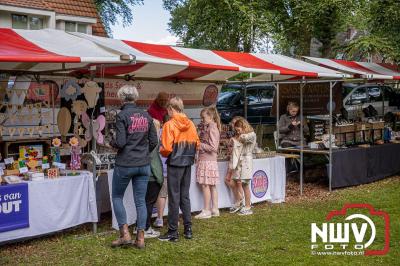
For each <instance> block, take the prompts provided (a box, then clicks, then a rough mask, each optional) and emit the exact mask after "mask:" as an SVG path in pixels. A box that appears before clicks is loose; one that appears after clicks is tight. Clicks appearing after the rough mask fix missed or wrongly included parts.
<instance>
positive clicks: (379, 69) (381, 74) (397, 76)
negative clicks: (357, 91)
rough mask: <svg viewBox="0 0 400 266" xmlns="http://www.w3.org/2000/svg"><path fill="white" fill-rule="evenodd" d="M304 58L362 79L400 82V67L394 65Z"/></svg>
mask: <svg viewBox="0 0 400 266" xmlns="http://www.w3.org/2000/svg"><path fill="white" fill-rule="evenodd" d="M304 58H305V59H306V60H309V61H310V62H312V63H314V64H318V65H319V66H322V67H326V68H330V69H334V70H337V71H341V72H344V73H348V74H353V75H355V76H359V77H362V78H367V79H385V80H387V79H394V80H400V67H399V66H396V65H392V64H385V63H368V62H356V61H346V60H338V59H326V58H317V57H307V56H305V57H304Z"/></svg>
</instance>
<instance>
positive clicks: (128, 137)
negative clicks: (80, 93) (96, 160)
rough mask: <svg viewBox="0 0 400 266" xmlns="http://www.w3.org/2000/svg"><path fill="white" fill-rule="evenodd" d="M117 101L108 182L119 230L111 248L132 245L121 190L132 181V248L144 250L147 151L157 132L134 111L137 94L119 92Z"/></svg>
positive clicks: (145, 115) (134, 91)
mask: <svg viewBox="0 0 400 266" xmlns="http://www.w3.org/2000/svg"><path fill="white" fill-rule="evenodd" d="M117 95H118V98H120V99H121V100H122V101H123V106H122V109H121V112H119V113H118V115H117V117H116V136H115V139H114V141H113V143H112V146H114V147H115V148H117V149H118V153H117V158H116V161H115V168H114V174H113V181H112V203H113V208H114V213H115V217H116V218H117V222H118V226H119V229H120V237H119V238H118V239H117V240H115V241H113V242H112V246H113V247H118V246H123V245H130V244H131V242H132V239H131V236H130V233H129V230H128V224H127V220H126V211H125V207H124V203H123V198H124V194H125V190H126V188H127V186H128V184H129V182H130V181H131V180H132V188H133V196H134V200H135V205H136V213H137V220H136V224H137V235H136V241H135V243H134V245H135V246H136V247H138V248H144V229H145V227H146V218H147V210H146V201H145V197H146V191H147V182H148V180H149V175H150V151H152V150H153V149H154V148H155V147H156V146H157V144H158V138H157V132H156V130H155V128H154V125H153V120H152V118H151V117H150V116H149V115H148V113H147V112H145V111H143V110H141V109H139V108H137V107H136V104H135V101H136V100H137V99H138V98H139V93H138V91H137V89H136V88H135V87H134V86H131V85H125V86H123V87H122V88H120V89H119V91H118V93H117Z"/></svg>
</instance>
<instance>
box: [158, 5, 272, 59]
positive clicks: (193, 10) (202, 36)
mask: <svg viewBox="0 0 400 266" xmlns="http://www.w3.org/2000/svg"><path fill="white" fill-rule="evenodd" d="M260 4H261V2H260V1H256V0H254V1H248V0H220V1H209V0H164V7H165V8H166V9H167V10H169V11H170V13H171V16H172V18H171V20H170V22H169V29H170V31H171V32H173V33H174V34H176V35H177V36H179V37H180V38H181V39H182V41H183V42H184V44H185V46H186V47H194V48H205V49H219V50H228V51H245V52H250V51H252V50H253V48H254V47H257V46H258V45H259V43H260V41H263V40H264V38H265V37H267V34H268V31H267V30H266V27H267V24H266V23H265V21H266V20H265V14H264V13H263V12H262V8H261V6H260ZM254 40H256V41H254Z"/></svg>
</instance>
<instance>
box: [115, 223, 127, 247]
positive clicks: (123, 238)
mask: <svg viewBox="0 0 400 266" xmlns="http://www.w3.org/2000/svg"><path fill="white" fill-rule="evenodd" d="M130 244H132V238H131V235H130V234H129V228H128V225H127V224H124V225H123V226H122V227H121V228H119V238H118V239H117V240H114V241H113V242H112V243H111V247H113V248H114V247H120V246H124V245H130Z"/></svg>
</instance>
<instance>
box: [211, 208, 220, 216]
mask: <svg viewBox="0 0 400 266" xmlns="http://www.w3.org/2000/svg"><path fill="white" fill-rule="evenodd" d="M211 216H212V217H219V210H218V209H216V210H212V211H211Z"/></svg>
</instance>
